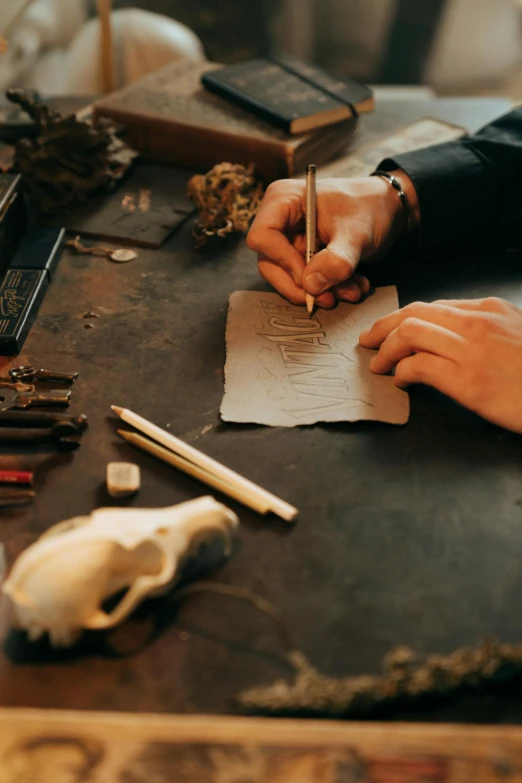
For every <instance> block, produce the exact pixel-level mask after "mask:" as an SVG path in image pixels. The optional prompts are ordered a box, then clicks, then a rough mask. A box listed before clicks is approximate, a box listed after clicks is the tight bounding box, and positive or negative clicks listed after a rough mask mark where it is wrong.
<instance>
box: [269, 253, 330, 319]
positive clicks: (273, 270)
mask: <svg viewBox="0 0 522 783" xmlns="http://www.w3.org/2000/svg"><path fill="white" fill-rule="evenodd" d="M258 269H259V274H260V275H261V277H262V278H263V279H264V280H266V281H267V283H269V284H270V285H271V286H272V287H273V288H275V289H276V291H278V292H279V293H280V294H281V295H282V296H284V297H285V299H288V300H289V301H290V302H292V304H295V305H303V306H304V305H305V304H306V299H305V292H304V291H303V289H302V288H300V287H299V286H297V285H296V284H295V283H294V281H293V279H292V276H291V275H289V274H288V272H285V271H284V269H281V267H279V266H277V264H273V263H272V262H271V261H267V260H266V259H262V260H260V261H258ZM315 304H316V306H317V307H321V308H323V309H325V310H331V309H332V307H335V305H336V301H335V297H334V295H333V294H331V293H329V292H327V293H325V294H321V296H318V297H316V299H315Z"/></svg>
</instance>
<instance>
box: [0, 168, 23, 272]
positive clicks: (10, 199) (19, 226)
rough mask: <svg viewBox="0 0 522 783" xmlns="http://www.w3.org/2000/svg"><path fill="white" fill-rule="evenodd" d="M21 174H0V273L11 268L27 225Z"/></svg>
mask: <svg viewBox="0 0 522 783" xmlns="http://www.w3.org/2000/svg"><path fill="white" fill-rule="evenodd" d="M20 184H21V176H20V174H6V173H0V273H1V272H3V271H4V270H5V269H7V267H8V266H9V264H10V262H11V259H12V257H13V253H14V251H15V249H16V247H17V245H18V243H19V241H20V239H21V237H22V234H23V232H24V229H25V224H26V212H25V204H24V200H23V196H22V193H21V191H20Z"/></svg>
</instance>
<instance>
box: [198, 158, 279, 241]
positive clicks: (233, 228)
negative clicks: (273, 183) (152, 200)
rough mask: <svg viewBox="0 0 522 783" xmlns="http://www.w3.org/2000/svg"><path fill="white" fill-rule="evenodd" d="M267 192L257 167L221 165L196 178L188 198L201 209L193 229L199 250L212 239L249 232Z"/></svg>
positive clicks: (232, 164) (231, 164)
mask: <svg viewBox="0 0 522 783" xmlns="http://www.w3.org/2000/svg"><path fill="white" fill-rule="evenodd" d="M263 193H264V188H263V185H262V183H261V182H260V181H259V180H258V179H257V178H256V176H255V174H254V166H253V165H250V166H241V165H239V164H234V163H218V164H217V165H216V166H214V168H213V169H211V170H210V171H209V172H208V173H207V174H197V175H196V176H194V177H192V178H191V179H190V180H189V183H188V196H189V198H190V199H192V201H193V202H194V203H195V204H196V207H197V209H198V216H197V219H196V222H195V224H194V227H193V229H192V234H193V236H194V239H195V245H196V247H197V248H200V247H203V246H204V245H205V244H206V243H207V242H208V240H209V238H211V237H219V238H220V239H224V238H225V237H227V236H228V235H229V234H233V233H236V232H238V233H246V232H247V231H248V229H249V227H250V223H251V222H252V220H253V219H254V217H255V214H256V212H257V208H258V206H259V204H260V202H261V199H262V198H263Z"/></svg>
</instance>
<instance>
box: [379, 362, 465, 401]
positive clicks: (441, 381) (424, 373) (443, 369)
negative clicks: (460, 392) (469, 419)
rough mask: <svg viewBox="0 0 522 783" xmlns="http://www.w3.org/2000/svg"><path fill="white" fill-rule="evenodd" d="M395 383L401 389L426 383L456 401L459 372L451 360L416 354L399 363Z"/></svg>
mask: <svg viewBox="0 0 522 783" xmlns="http://www.w3.org/2000/svg"><path fill="white" fill-rule="evenodd" d="M394 383H395V385H396V386H398V387H399V388H400V389H404V388H406V387H407V386H410V385H411V384H412V383H424V384H425V385H426V386H433V388H434V389H438V391H440V392H442V393H443V394H447V395H448V397H453V399H455V394H454V392H455V390H456V384H457V383H458V372H456V371H455V362H452V361H451V360H450V359H445V358H444V357H442V356H435V355H434V354H432V353H416V354H415V355H414V356H408V357H407V358H406V359H402V361H400V362H399V364H398V365H397V367H396V368H395V376H394Z"/></svg>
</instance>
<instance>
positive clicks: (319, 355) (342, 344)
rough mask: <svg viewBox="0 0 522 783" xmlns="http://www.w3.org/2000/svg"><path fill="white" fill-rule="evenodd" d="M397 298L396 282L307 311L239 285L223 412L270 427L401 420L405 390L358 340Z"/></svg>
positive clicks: (231, 417) (231, 310)
mask: <svg viewBox="0 0 522 783" xmlns="http://www.w3.org/2000/svg"><path fill="white" fill-rule="evenodd" d="M398 306H399V304H398V298H397V289H396V288H395V286H386V287H384V288H378V289H376V291H375V292H374V293H373V294H372V296H370V297H369V298H368V299H367V300H366V301H365V302H362V303H361V304H356V305H353V304H348V303H341V304H339V305H338V306H337V307H336V308H335V309H334V310H320V309H319V310H317V311H316V312H315V313H314V314H313V316H312V317H311V318H309V317H308V315H307V313H306V309H305V308H304V307H297V306H295V305H292V304H290V303H289V302H287V301H286V300H285V299H283V298H281V297H280V296H279V295H278V294H266V293H261V292H255V291H236V292H235V293H234V294H232V296H231V297H230V301H229V311H228V320H227V333H226V341H227V360H226V365H225V396H224V398H223V402H222V404H221V416H222V418H223V419H224V420H225V421H234V422H243V423H247V422H248V423H251V424H268V425H270V426H274V427H275V426H279V427H296V426H298V425H300V424H315V423H316V422H320V421H324V422H327V421H330V422H332V421H359V420H362V419H373V420H376V421H384V422H389V423H391V424H404V423H405V422H406V421H407V420H408V415H409V398H408V395H407V393H406V392H405V391H402V390H400V389H397V387H396V386H395V385H394V383H393V378H391V377H389V376H380V375H374V374H373V373H372V372H371V371H370V369H369V362H370V359H371V357H372V356H373V354H374V352H373V351H370V350H368V349H366V348H362V347H361V346H360V345H359V334H360V333H361V332H362V331H364V330H365V329H369V328H370V327H371V326H372V325H373V323H374V322H375V321H376V320H377V319H378V318H381V317H382V316H383V315H386V314H387V313H390V312H392V311H393V310H396V309H397V307H398Z"/></svg>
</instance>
